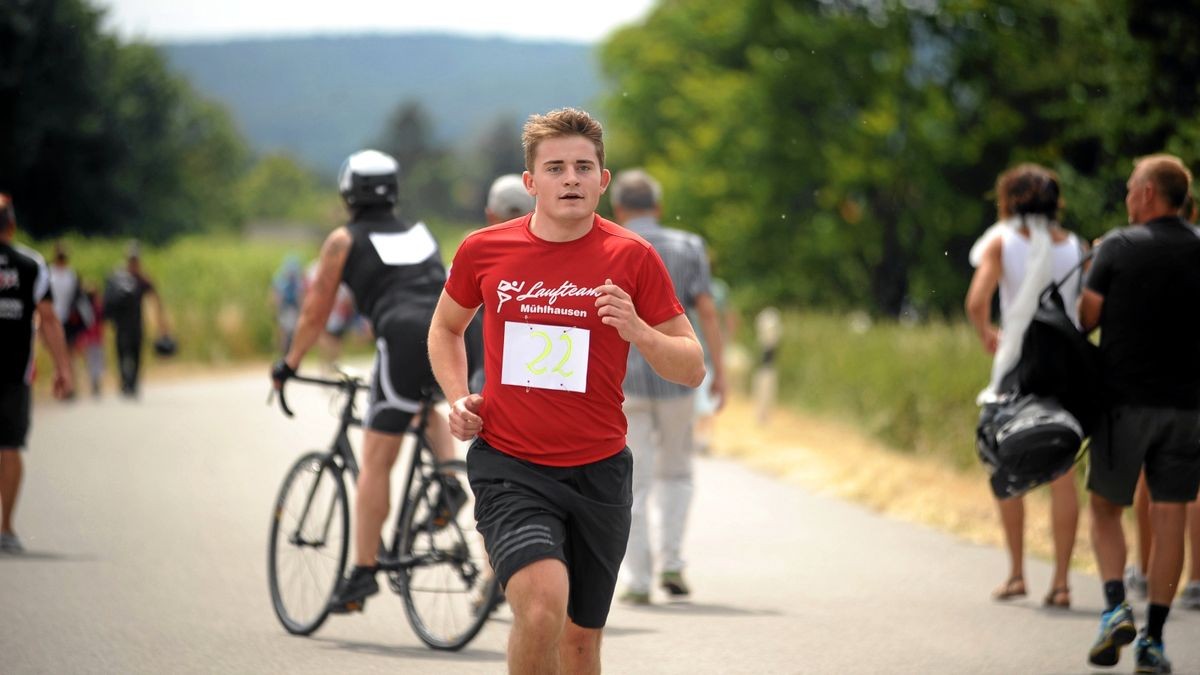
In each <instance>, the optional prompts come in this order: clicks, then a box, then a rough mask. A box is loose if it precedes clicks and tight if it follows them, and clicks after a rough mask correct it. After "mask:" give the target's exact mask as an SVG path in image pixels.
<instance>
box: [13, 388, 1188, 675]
mask: <svg viewBox="0 0 1200 675" xmlns="http://www.w3.org/2000/svg"><path fill="white" fill-rule="evenodd" d="M266 391H267V378H266V374H265V373H264V374H263V375H262V376H254V377H250V376H238V377H232V378H224V379H216V378H212V379H196V380H189V381H178V382H172V383H163V384H157V385H156V384H153V383H152V384H151V385H149V386H148V387H147V388H146V390H145V393H144V396H143V399H142V401H140V402H139V403H130V402H126V401H121V400H118V399H116V398H113V397H110V398H106V399H102V400H100V401H91V400H82V401H79V402H76V403H74V404H70V405H64V404H58V403H51V402H39V404H38V405H37V406H36V412H35V417H34V429H33V432H32V435H31V439H30V450H29V452H28V453H27V455H26V481H25V484H24V490H23V494H22V499H21V504H20V508H19V510H18V513H17V516H18V518H17V527H18V531H19V532H20V534H21V536H22V538H23V539H24V541H25V544H26V546H27V548H28V549H29V551H28V553H27V554H26V555H24V556H0V672H2V673H33V672H45V673H68V672H69V673H86V672H107V673H158V672H185V673H186V672H221V673H227V672H228V673H264V672H289V673H305V672H326V671H331V670H335V669H336V670H338V671H343V672H374V671H388V672H419V673H499V672H503V671H504V647H505V640H506V638H507V634H508V629H509V626H510V617H509V616H508V615H507V614H506V611H505V610H502V611H501V612H499V613H498V614H497V616H496V617H495V619H493V620H492V621H491V622H489V624H488V625H487V626H486V627H485V628H484V630H483V632H482V633H481V634H480V636H479V637H478V638H476V640H475V641H474V642H473V643H472V644H471V645H469V646H468V647H467V648H466V649H465V650H464V651H462V652H459V653H454V654H445V653H438V652H433V651H431V650H429V649H426V648H425V647H424V646H423V645H422V644H421V643H420V642H419V641H418V639H417V638H416V636H415V635H414V634H413V633H412V632H411V630H410V629H409V627H408V624H407V622H406V620H405V618H404V614H403V608H402V603H401V601H400V599H399V598H397V597H395V596H390V595H383V596H380V597H379V598H377V599H373V600H372V601H371V604H370V605H369V606H368V611H367V612H366V613H365V614H362V615H356V616H352V617H333V618H331V619H330V620H329V621H328V622H327V623H326V624H325V626H324V627H323V628H322V629H321V630H320V631H318V632H317V634H316V635H315V636H314V637H311V638H297V637H292V636H289V635H288V634H287V633H285V632H284V630H283V629H282V628H281V627H280V626H279V624H278V623H277V622H276V619H275V616H274V614H273V613H272V611H271V605H270V599H269V596H268V592H267V582H266V563H265V559H266V539H267V527H268V524H269V516H270V511H271V504H272V500H273V498H274V495H275V491H276V489H277V487H278V484H279V481H280V480H281V479H282V477H283V474H284V471H285V469H286V468H287V467H288V466H289V464H290V463H291V462H292V461H293V460H294V459H295V458H296V456H297V455H298V454H299V453H300V451H301V450H303V449H306V448H313V447H318V446H323V445H325V443H326V442H327V441H328V438H329V436H330V434H331V433H332V431H333V428H334V420H333V417H332V408H331V405H330V403H329V401H328V400H327V398H325V397H324V396H323V395H321V394H318V393H317V392H315V391H311V390H310V391H308V392H307V393H304V392H302V390H301V388H300V387H293V388H292V394H293V395H292V398H293V399H294V401H293V403H294V406H293V407H294V408H296V409H297V411H298V417H297V418H296V419H294V420H288V419H285V418H284V417H283V416H282V415H281V414H279V412H278V411H277V410H276V409H273V408H270V407H268V406H267V405H266V404H265V402H264V401H265V397H266ZM698 471H699V474H698V477H697V480H698V484H697V490H696V494H697V499H696V505H695V508H694V511H693V519H692V525H691V529H690V533H689V538H688V542H687V550H688V553H689V554H690V555H689V557H690V559H691V566H690V567H689V570H688V576H689V579H690V581H691V582H692V584H693V586H694V596H695V597H694V600H693V601H692V602H691V603H690V604H679V605H668V604H664V603H663V602H662V598H656V601H658V602H657V604H655V605H653V606H651V607H648V608H640V609H632V608H627V607H622V606H617V607H614V610H613V613H612V615H611V616H610V619H609V626H608V629H607V630H606V637H605V644H604V657H603V658H604V667H605V670H606V671H607V672H610V673H687V674H688V675H695V674H697V673H1090V672H1132V670H1133V665H1132V653H1131V651H1130V650H1127V651H1126V653H1125V654H1124V659H1123V661H1122V663H1121V664H1120V665H1118V666H1117V667H1116V669H1113V670H1109V671H1104V670H1099V669H1092V668H1090V667H1088V666H1087V664H1086V662H1085V655H1086V651H1087V648H1088V646H1089V645H1090V643H1091V640H1092V638H1093V637H1094V633H1095V630H1096V626H1097V616H1098V612H1099V610H1100V605H1101V593H1100V588H1099V583H1098V581H1097V580H1096V579H1095V578H1094V577H1088V576H1085V575H1075V576H1074V577H1073V579H1072V586H1073V588H1074V600H1075V603H1076V606H1075V608H1074V609H1072V610H1070V611H1049V610H1044V609H1042V608H1041V607H1040V606H1039V600H1038V598H1040V596H1041V593H1042V592H1044V589H1045V588H1046V587H1047V586H1048V585H1049V568H1048V566H1047V565H1046V564H1045V563H1042V562H1040V561H1031V562H1030V564H1029V566H1028V567H1029V568H1028V572H1027V574H1028V577H1029V582H1030V588H1031V590H1033V591H1035V594H1034V597H1031V598H1028V599H1025V600H1022V601H1017V602H1014V603H1012V604H1007V605H998V604H995V603H992V602H991V601H989V600H988V592H989V590H990V589H991V588H992V587H993V586H994V585H995V584H996V583H997V582H998V580H999V579H1001V578H1003V576H1004V574H1005V572H1006V570H1005V564H1004V557H1003V555H1002V553H1001V552H1000V551H998V550H995V549H990V548H982V547H978V546H974V545H970V544H966V543H963V542H961V541H958V540H956V539H953V538H951V537H949V536H946V535H944V534H941V533H938V532H934V531H932V530H929V529H926V528H922V527H919V526H915V525H911V524H908V523H901V522H896V521H892V520H887V519H884V518H881V517H879V516H877V515H875V514H872V513H870V512H868V511H866V510H864V509H862V508H859V507H857V506H855V505H851V504H846V503H843V502H839V501H837V500H834V499H832V498H828V497H824V496H817V495H813V494H809V493H807V492H805V491H804V490H802V489H800V488H798V487H795V486H793V485H789V484H784V483H782V482H779V481H776V480H774V479H772V478H769V477H766V476H763V475H761V474H756V473H754V472H752V471H749V470H747V469H745V468H743V467H741V466H739V465H737V464H736V463H732V462H729V461H721V460H702V461H701V462H700V463H699V467H698ZM930 489H931V490H936V489H937V486H930ZM1076 555H1090V552H1089V551H1079V552H1077V553H1076ZM1136 609H1137V612H1138V616H1139V617H1142V616H1144V606H1141V605H1139V606H1138V607H1137V608H1136ZM1198 636H1200V613H1197V612H1189V611H1187V610H1182V609H1176V610H1174V612H1173V613H1172V615H1171V621H1170V623H1169V624H1168V627H1167V635H1166V637H1167V647H1168V654H1169V655H1170V656H1171V658H1172V659H1173V660H1174V661H1175V664H1176V672H1177V673H1197V672H1200V640H1197V639H1196V638H1197V637H1198Z"/></svg>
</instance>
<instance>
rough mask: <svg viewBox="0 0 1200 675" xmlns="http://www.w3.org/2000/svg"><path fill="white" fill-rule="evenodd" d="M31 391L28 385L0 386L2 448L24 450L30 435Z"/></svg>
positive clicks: (0, 434) (0, 436) (0, 444)
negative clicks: (26, 439)
mask: <svg viewBox="0 0 1200 675" xmlns="http://www.w3.org/2000/svg"><path fill="white" fill-rule="evenodd" d="M29 401H30V389H29V385H27V384H0V448H7V449H12V448H24V447H25V437H26V436H27V435H28V434H29Z"/></svg>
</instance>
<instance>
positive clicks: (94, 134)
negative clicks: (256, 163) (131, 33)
mask: <svg viewBox="0 0 1200 675" xmlns="http://www.w3.org/2000/svg"><path fill="white" fill-rule="evenodd" d="M6 4H7V5H10V7H6V9H5V11H3V12H0V45H2V46H0V100H2V101H4V102H5V105H0V190H7V191H10V192H12V193H13V196H14V200H15V201H16V204H17V207H18V209H19V213H20V217H21V220H22V227H23V228H25V229H26V230H28V231H30V232H31V233H32V234H34V235H35V236H50V235H53V234H57V233H60V232H63V231H67V230H76V231H79V232H82V233H95V234H132V235H136V236H140V237H145V238H148V239H152V240H163V239H167V238H169V237H172V236H175V235H177V234H180V233H183V232H188V231H196V230H200V229H210V228H214V227H237V226H238V225H239V224H240V221H241V216H240V214H239V213H238V212H237V209H236V200H235V199H234V198H233V194H232V188H233V185H234V184H235V181H236V179H237V176H238V175H239V174H240V173H241V172H242V171H243V169H244V165H245V161H246V152H245V148H244V144H243V142H242V140H241V139H240V137H239V136H238V135H237V132H236V131H235V129H234V126H233V124H232V122H231V120H230V119H229V116H228V114H227V113H226V112H225V111H224V110H223V109H221V108H219V107H217V106H216V105H214V104H212V103H209V102H207V101H204V100H202V99H200V98H199V97H198V96H197V95H196V94H195V93H194V92H193V91H192V90H191V88H190V87H189V86H188V85H187V83H186V82H185V81H183V80H182V79H180V78H179V77H177V76H175V75H174V74H172V73H171V72H170V71H169V69H168V68H167V66H166V64H165V62H164V61H163V58H162V56H161V55H160V54H159V52H158V51H157V50H156V49H155V48H153V47H151V46H149V45H144V44H129V45H124V44H120V43H119V42H118V41H117V40H116V39H114V38H112V37H109V36H106V35H103V34H102V33H101V32H100V29H99V26H100V20H101V17H102V12H100V11H99V10H96V9H93V8H92V7H90V6H89V5H88V4H87V3H86V2H83V1H82V0H47V1H45V2H41V1H39V2H8V3H6Z"/></svg>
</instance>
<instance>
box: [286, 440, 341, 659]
mask: <svg viewBox="0 0 1200 675" xmlns="http://www.w3.org/2000/svg"><path fill="white" fill-rule="evenodd" d="M349 540H350V512H349V509H348V499H347V497H346V486H345V484H344V483H343V482H342V469H341V467H339V466H337V465H336V464H334V463H333V461H332V460H331V459H330V456H329V454H328V453H325V452H310V453H308V454H306V455H304V456H303V457H301V458H300V459H299V460H297V461H296V463H295V464H294V465H292V468H291V470H290V471H288V474H287V477H286V478H285V479H284V480H283V486H282V487H281V488H280V489H279V496H278V497H277V498H276V500H275V510H274V513H273V514H272V518H271V540H270V542H269V544H268V551H267V579H268V583H269V584H270V587H271V603H272V605H273V606H274V608H275V615H276V616H278V617H279V621H280V623H282V624H283V627H284V628H286V629H287V631H288V632H289V633H293V634H295V635H309V634H310V633H312V632H313V631H315V630H316V629H317V628H320V627H321V624H322V623H324V622H325V619H326V617H328V616H329V600H330V598H332V597H333V591H334V589H335V588H336V587H337V584H338V581H339V580H341V578H342V572H343V571H344V570H345V568H346V554H347V549H348V546H347V544H348V543H349Z"/></svg>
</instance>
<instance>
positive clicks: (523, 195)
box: [487, 173, 533, 220]
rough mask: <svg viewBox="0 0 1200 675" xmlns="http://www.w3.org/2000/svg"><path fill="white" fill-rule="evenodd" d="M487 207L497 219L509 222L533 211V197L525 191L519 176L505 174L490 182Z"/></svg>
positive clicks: (523, 183)
mask: <svg viewBox="0 0 1200 675" xmlns="http://www.w3.org/2000/svg"><path fill="white" fill-rule="evenodd" d="M487 207H488V210H489V211H491V212H492V213H493V214H494V215H495V216H496V217H497V218H502V219H504V220H509V219H512V218H516V217H517V216H523V215H525V214H526V213H529V212H530V211H532V210H533V195H531V194H529V191H528V190H526V189H525V181H523V180H521V177H520V176H518V175H517V174H515V173H509V174H505V175H503V176H500V177H499V178H497V179H496V180H495V181H493V182H492V188H491V189H490V190H488V199H487Z"/></svg>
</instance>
